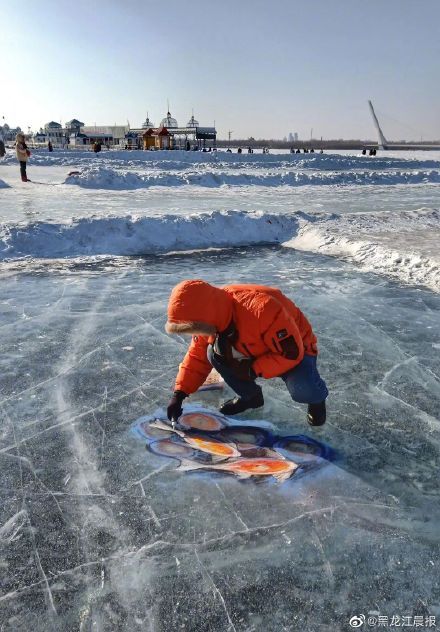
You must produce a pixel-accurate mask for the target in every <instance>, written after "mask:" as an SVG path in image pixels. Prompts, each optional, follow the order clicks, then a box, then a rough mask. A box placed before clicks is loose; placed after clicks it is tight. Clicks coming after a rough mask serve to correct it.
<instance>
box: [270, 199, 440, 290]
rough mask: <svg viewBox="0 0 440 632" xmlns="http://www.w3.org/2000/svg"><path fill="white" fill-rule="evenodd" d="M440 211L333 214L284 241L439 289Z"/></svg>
mask: <svg viewBox="0 0 440 632" xmlns="http://www.w3.org/2000/svg"><path fill="white" fill-rule="evenodd" d="M439 236H440V211H439V210H438V209H420V210H417V211H403V212H401V213H398V214H397V215H396V214H390V213H383V212H379V213H366V214H358V213H356V214H347V215H332V216H329V217H328V219H327V220H323V221H319V222H316V223H313V224H311V223H310V222H307V221H306V222H304V221H300V228H299V230H298V234H297V235H296V236H295V237H294V238H293V239H291V240H290V241H287V242H285V243H284V244H283V245H284V246H288V247H291V248H295V249H298V250H305V251H309V252H316V253H323V254H326V255H332V256H335V257H341V258H344V259H348V260H351V261H353V262H355V263H356V264H358V265H360V266H361V268H362V269H363V270H365V271H369V272H374V273H376V274H382V275H386V276H391V277H393V278H396V279H398V280H399V281H403V282H405V283H409V284H411V285H424V286H426V287H428V288H430V289H431V290H433V291H435V292H440V251H439V248H438V242H439Z"/></svg>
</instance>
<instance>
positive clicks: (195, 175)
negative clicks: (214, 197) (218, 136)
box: [64, 166, 440, 190]
mask: <svg viewBox="0 0 440 632" xmlns="http://www.w3.org/2000/svg"><path fill="white" fill-rule="evenodd" d="M64 183H65V184H71V185H77V186H80V187H85V188H89V189H112V190H122V189H124V190H130V189H139V188H149V187H153V186H163V187H178V186H185V185H193V186H201V187H220V186H225V185H228V186H265V187H279V186H291V187H302V186H315V185H324V186H326V185H327V186H329V185H339V186H344V185H345V186H352V185H398V184H421V183H440V170H434V169H427V170H419V171H418V170H414V171H399V170H397V171H395V170H392V171H370V170H367V171H315V172H313V171H292V170H290V171H282V170H281V171H275V172H270V171H266V172H264V171H263V172H261V171H260V172H259V173H243V172H242V173H240V172H232V173H231V172H224V171H219V170H212V171H200V170H197V171H194V170H192V171H186V172H183V173H169V171H164V170H161V171H156V172H153V171H150V172H149V173H148V174H146V175H139V174H136V173H133V172H132V171H127V170H125V171H116V170H114V169H110V168H106V167H100V166H92V167H87V168H84V169H82V170H81V172H80V173H79V174H78V175H71V176H68V177H67V178H66V179H65V181H64Z"/></svg>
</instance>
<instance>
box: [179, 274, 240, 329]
mask: <svg viewBox="0 0 440 632" xmlns="http://www.w3.org/2000/svg"><path fill="white" fill-rule="evenodd" d="M231 320H232V297H231V296H230V295H229V294H228V293H227V292H225V290H222V289H221V288H219V287H215V286H214V285H210V284H209V283H206V281H201V280H200V279H191V280H188V281H182V282H181V283H179V284H178V285H176V286H175V287H174V288H173V291H172V292H171V296H170V300H169V303H168V322H170V323H179V322H203V323H207V324H209V325H214V327H215V328H216V329H217V331H223V330H224V329H226V327H227V326H228V325H229V323H230V322H231Z"/></svg>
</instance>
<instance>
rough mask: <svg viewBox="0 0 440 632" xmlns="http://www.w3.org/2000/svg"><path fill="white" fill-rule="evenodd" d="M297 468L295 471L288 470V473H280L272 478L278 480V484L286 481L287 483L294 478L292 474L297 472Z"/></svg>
mask: <svg viewBox="0 0 440 632" xmlns="http://www.w3.org/2000/svg"><path fill="white" fill-rule="evenodd" d="M297 467H298V466H297ZM297 467H295V469H293V470H287V472H280V473H279V474H272V476H273V477H274V478H276V480H277V481H278V483H284V481H287V480H288V479H289V478H290V477H291V476H292V474H293V473H294V472H295V470H296V469H297Z"/></svg>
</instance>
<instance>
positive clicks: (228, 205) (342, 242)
mask: <svg viewBox="0 0 440 632" xmlns="http://www.w3.org/2000/svg"><path fill="white" fill-rule="evenodd" d="M68 174H71V175H68ZM0 176H1V178H2V180H3V182H4V183H5V184H6V185H9V188H5V189H3V190H2V200H1V203H0V216H1V218H2V221H3V225H2V231H1V235H0V257H1V258H2V259H8V260H9V261H11V260H12V261H14V260H17V259H19V258H23V257H38V258H52V257H78V256H84V255H86V256H93V255H105V254H108V255H147V254H153V253H157V252H160V251H169V250H185V249H192V248H208V247H227V246H234V245H250V244H256V243H283V242H288V245H293V246H294V247H295V248H302V249H306V250H309V251H313V252H316V251H320V252H324V253H326V254H329V255H335V256H340V257H346V258H349V259H351V260H353V261H355V262H356V263H357V264H358V265H359V266H361V267H362V268H363V269H366V270H369V271H374V272H376V273H381V274H385V275H389V276H392V277H393V278H396V279H399V280H401V281H404V282H406V283H413V284H421V285H425V286H426V287H429V288H430V289H434V290H436V291H438V290H439V289H440V263H439V249H438V247H437V244H438V238H439V227H440V215H439V211H438V209H439V208H440V186H439V184H440V152H418V153H417V154H414V155H413V154H412V153H411V152H407V153H402V152H400V153H399V152H394V155H392V156H390V155H388V153H386V152H384V153H383V155H379V156H376V157H368V156H355V155H347V154H346V152H344V153H340V154H331V155H330V154H323V155H320V154H305V155H304V154H294V155H290V154H285V153H284V154H283V153H281V154H270V155H262V154H252V155H247V154H241V155H237V154H228V153H226V152H217V153H211V154H203V153H194V152H137V151H136V152H120V151H110V152H104V153H102V154H100V155H98V156H95V155H94V154H91V153H90V152H72V151H71V152H68V151H59V152H53V154H49V153H48V152H46V151H36V152H35V153H34V155H33V156H32V161H31V163H30V166H29V176H30V178H31V180H33V182H32V184H21V183H19V182H18V171H17V165H16V161H15V158H14V156H13V155H11V154H10V153H9V154H8V156H7V157H6V159H5V161H4V164H2V166H1V167H0ZM275 215H277V217H275Z"/></svg>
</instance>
